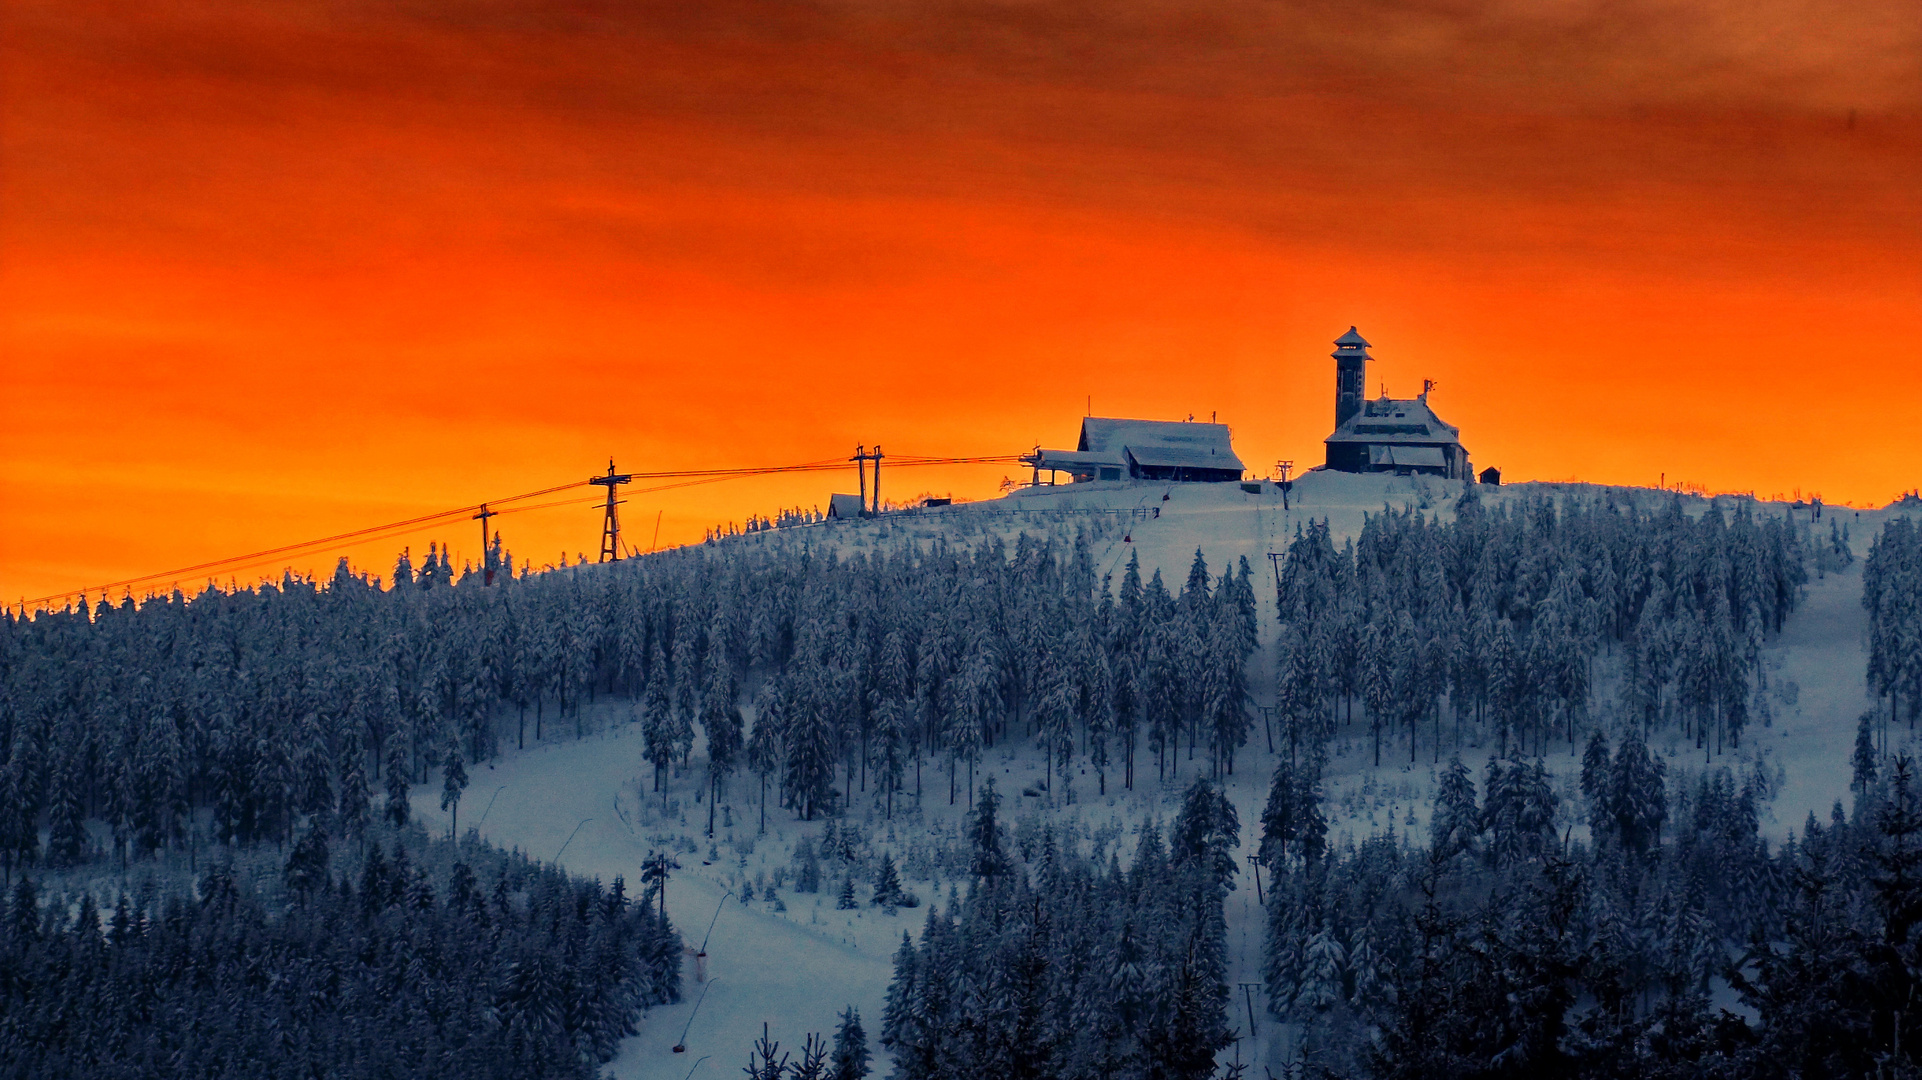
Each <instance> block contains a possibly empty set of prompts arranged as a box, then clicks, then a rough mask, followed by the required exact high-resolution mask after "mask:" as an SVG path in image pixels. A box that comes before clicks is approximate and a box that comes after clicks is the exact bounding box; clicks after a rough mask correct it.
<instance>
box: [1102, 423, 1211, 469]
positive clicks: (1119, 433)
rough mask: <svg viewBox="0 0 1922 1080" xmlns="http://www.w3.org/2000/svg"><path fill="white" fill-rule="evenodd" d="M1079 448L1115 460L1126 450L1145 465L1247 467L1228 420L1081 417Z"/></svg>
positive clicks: (1118, 460)
mask: <svg viewBox="0 0 1922 1080" xmlns="http://www.w3.org/2000/svg"><path fill="white" fill-rule="evenodd" d="M1076 449H1077V450H1079V451H1080V452H1082V453H1088V454H1101V455H1103V456H1104V457H1108V458H1110V459H1112V460H1114V461H1116V462H1122V461H1123V460H1124V458H1123V457H1122V454H1123V453H1124V452H1125V453H1127V454H1129V455H1132V456H1133V457H1134V459H1135V460H1136V461H1137V462H1139V463H1141V464H1143V465H1178V466H1181V467H1184V468H1201V469H1234V470H1237V471H1240V470H1243V469H1245V468H1246V466H1244V465H1243V464H1242V463H1241V459H1240V458H1238V457H1236V456H1235V449H1234V445H1233V443H1232V441H1231V440H1230V438H1229V434H1228V425H1227V424H1198V423H1195V422H1194V421H1191V420H1188V421H1184V420H1121V419H1115V418H1112V417H1105V416H1090V417H1088V418H1086V419H1084V420H1082V421H1081V442H1080V445H1079V446H1077V447H1076ZM1144 455H1146V456H1144ZM1150 458H1152V459H1153V460H1150Z"/></svg>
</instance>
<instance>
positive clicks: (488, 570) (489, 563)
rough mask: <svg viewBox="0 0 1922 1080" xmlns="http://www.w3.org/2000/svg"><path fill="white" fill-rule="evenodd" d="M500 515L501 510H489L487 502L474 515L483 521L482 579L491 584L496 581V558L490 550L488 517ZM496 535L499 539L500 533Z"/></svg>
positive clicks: (477, 519) (476, 518)
mask: <svg viewBox="0 0 1922 1080" xmlns="http://www.w3.org/2000/svg"><path fill="white" fill-rule="evenodd" d="M499 516H500V511H498V510H489V509H488V508H487V504H486V503H482V504H481V506H480V513H478V514H475V515H474V520H475V521H478V522H480V523H481V573H482V578H481V580H482V581H483V582H485V583H486V584H489V585H492V584H493V583H494V560H493V558H492V556H491V555H490V554H489V551H488V540H487V519H488V518H491V517H499ZM494 537H495V539H497V540H498V539H499V538H500V534H499V533H495V534H494Z"/></svg>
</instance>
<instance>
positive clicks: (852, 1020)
mask: <svg viewBox="0 0 1922 1080" xmlns="http://www.w3.org/2000/svg"><path fill="white" fill-rule="evenodd" d="M871 1057H872V1055H870V1054H869V1053H868V1036H867V1032H865V1031H863V1030H861V1014H860V1013H859V1012H858V1011H856V1010H855V1008H854V1006H852V1005H849V1006H848V1007H847V1008H846V1009H845V1010H844V1011H843V1012H842V1013H841V1024H840V1026H839V1027H837V1028H835V1030H834V1058H833V1066H834V1067H833V1070H832V1072H831V1073H830V1074H829V1075H830V1077H831V1080H863V1078H864V1077H866V1076H867V1075H868V1071H869V1070H868V1061H869V1059H870V1058H871Z"/></svg>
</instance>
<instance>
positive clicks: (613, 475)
mask: <svg viewBox="0 0 1922 1080" xmlns="http://www.w3.org/2000/svg"><path fill="white" fill-rule="evenodd" d="M633 481H634V476H633V474H631V473H617V472H615V471H614V459H613V458H608V459H607V475H606V476H590V477H588V478H587V482H588V483H590V484H595V485H598V486H600V487H604V488H606V489H607V515H606V517H605V519H604V520H603V521H602V524H601V561H602V562H619V561H620V559H621V548H620V542H621V519H620V516H619V515H618V513H617V512H616V511H615V509H614V508H615V507H617V506H619V505H620V504H621V502H622V501H623V500H619V499H616V498H614V487H615V485H617V484H628V483H632V482H633Z"/></svg>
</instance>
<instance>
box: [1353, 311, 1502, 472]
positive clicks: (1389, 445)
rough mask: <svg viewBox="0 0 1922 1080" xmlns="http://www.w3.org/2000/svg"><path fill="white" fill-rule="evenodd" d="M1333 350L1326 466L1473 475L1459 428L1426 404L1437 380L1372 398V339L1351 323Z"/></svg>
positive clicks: (1359, 470) (1379, 470)
mask: <svg viewBox="0 0 1922 1080" xmlns="http://www.w3.org/2000/svg"><path fill="white" fill-rule="evenodd" d="M1334 355H1335V431H1334V434H1332V435H1330V436H1328V438H1327V439H1326V440H1324V443H1325V445H1326V446H1327V448H1328V459H1327V463H1326V464H1325V465H1324V466H1323V467H1324V468H1328V469H1333V470H1335V471H1337V472H1357V473H1365V472H1392V473H1396V474H1399V475H1403V476H1414V475H1427V476H1439V477H1444V478H1446V479H1449V480H1469V479H1473V477H1474V473H1473V472H1471V471H1470V467H1469V462H1468V449H1467V448H1466V447H1464V446H1463V445H1462V441H1461V429H1459V428H1457V427H1455V426H1454V425H1453V424H1450V423H1447V422H1446V421H1444V420H1443V419H1442V418H1441V417H1439V416H1436V415H1435V410H1434V409H1433V408H1431V407H1430V406H1429V404H1428V392H1429V391H1430V390H1431V389H1433V388H1434V385H1435V384H1434V383H1432V382H1429V381H1427V380H1423V382H1422V392H1421V396H1420V397H1413V398H1408V399H1406V400H1397V399H1395V398H1391V397H1389V396H1388V395H1387V393H1386V392H1385V391H1384V392H1383V394H1382V395H1381V396H1380V397H1378V398H1374V399H1372V400H1371V399H1370V398H1369V397H1368V391H1367V389H1366V387H1367V380H1368V361H1369V360H1370V359H1371V357H1369V355H1368V339H1366V338H1364V337H1362V336H1361V335H1360V334H1359V333H1357V332H1356V331H1355V328H1354V327H1352V326H1351V327H1349V328H1348V332H1347V333H1346V334H1343V335H1342V336H1340V337H1338V338H1336V339H1335V354H1334Z"/></svg>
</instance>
